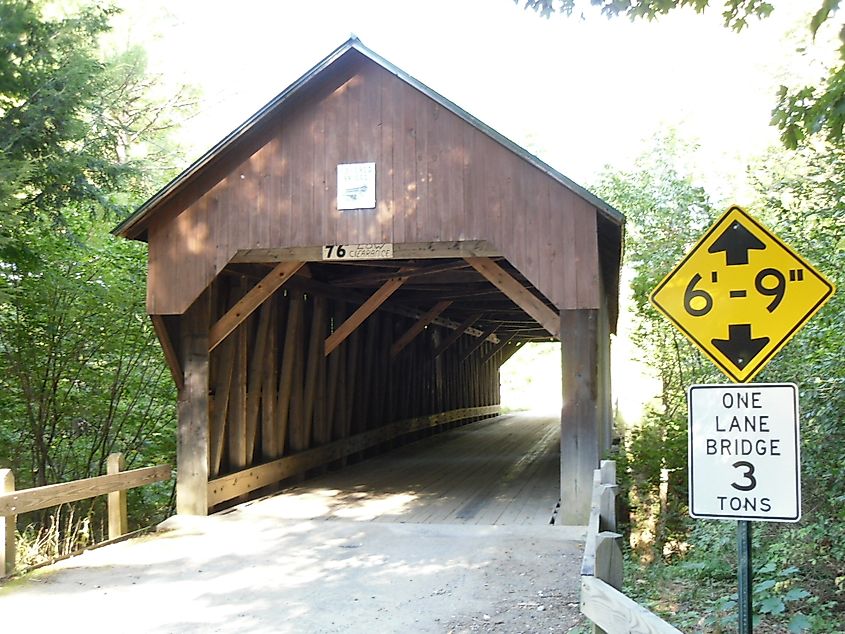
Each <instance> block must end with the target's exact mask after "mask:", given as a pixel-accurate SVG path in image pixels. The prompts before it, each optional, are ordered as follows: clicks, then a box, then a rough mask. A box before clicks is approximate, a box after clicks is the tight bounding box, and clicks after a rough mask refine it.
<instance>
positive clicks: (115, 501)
mask: <svg viewBox="0 0 845 634" xmlns="http://www.w3.org/2000/svg"><path fill="white" fill-rule="evenodd" d="M125 468H126V459H125V458H124V457H123V454H122V453H112V454H109V457H108V461H107V462H106V473H108V474H109V475H114V474H116V473H120V472H121V471H123V470H124V469H125ZM108 508H109V539H117V538H118V537H120V536H121V535H125V534H126V533H127V532H129V531H128V528H129V521H128V519H127V514H126V491H112V492H111V493H109V494H108Z"/></svg>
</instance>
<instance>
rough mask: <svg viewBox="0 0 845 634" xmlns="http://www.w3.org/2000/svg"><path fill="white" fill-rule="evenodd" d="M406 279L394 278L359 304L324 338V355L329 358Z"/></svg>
mask: <svg viewBox="0 0 845 634" xmlns="http://www.w3.org/2000/svg"><path fill="white" fill-rule="evenodd" d="M407 279H408V278H407V277H394V278H391V279H389V280H387V281H386V282H385V283H384V284H382V285H381V286H380V287H379V289H378V290H377V291H376V292H375V293H373V294H372V295H370V297H369V298H368V299H367V301H365V302H364V303H363V304H361V305H360V306H359V307H358V309H357V310H356V311H355V312H354V313H352V314H351V315H350V316H349V317H348V318H347V319H346V321H344V322H343V323H342V324H341V325H340V326H338V327H337V328H335V331H334V332H333V333H332V334H330V335H329V336H328V337H326V342H325V346H324V354H325V355H326V356H329V355H330V354H331V353H332V351H334V349H335V348H337V347H338V346H339V345H340V344H341V343H343V342H344V340H346V338H347V337H348V336H349V335H351V334H352V333H353V332H355V329H356V328H358V326H360V325H361V324H363V323H364V321H365V320H366V319H367V317H369V316H370V315H372V314H373V313H374V312H376V311H377V310H378V307H379V306H381V305H382V304H383V303H384V302H385V301H386V300H387V298H388V297H390V296H391V295H393V293H395V292H396V291H397V290H399V287H400V286H402V284H404V283H405V280H407Z"/></svg>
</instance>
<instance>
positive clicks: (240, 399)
mask: <svg viewBox="0 0 845 634" xmlns="http://www.w3.org/2000/svg"><path fill="white" fill-rule="evenodd" d="M249 321H250V320H249V319H248V320H247V321H246V322H244V323H242V324H241V325H240V326H238V328H237V330H235V332H233V333H232V334H231V335H229V336H230V337H233V338H234V340H235V341H234V346H235V356H234V358H233V360H232V363H233V366H232V383H231V393H230V394H229V413H228V424H227V425H226V431H227V436H228V447H229V452H228V453H229V468H230V469H231V470H233V471H239V470H240V469H243V468H244V467H246V466H247V455H246V448H247V447H246V406H247V402H246V394H247V347H248V339H249V338H248V336H247V335H248V334H249V333H248V330H247V328H248V325H249Z"/></svg>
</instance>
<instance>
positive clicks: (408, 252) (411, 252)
mask: <svg viewBox="0 0 845 634" xmlns="http://www.w3.org/2000/svg"><path fill="white" fill-rule="evenodd" d="M497 255H501V253H500V252H499V250H498V249H495V248H493V246H492V245H490V243H489V242H487V241H486V240H462V241H459V242H404V243H394V245H393V259H394V260H411V259H413V260H425V259H435V258H460V257H465V256H479V257H495V256H497ZM322 259H323V247H322V246H321V245H318V246H311V247H281V248H268V249H241V250H239V251H238V252H237V253H236V254H235V257H233V258H232V259H231V260H230V261H231V262H233V263H236V264H238V263H246V262H286V261H300V260H304V261H308V262H320V261H321V260H322ZM325 262H326V263H327V264H329V263H331V264H344V261H343V260H326V261H325Z"/></svg>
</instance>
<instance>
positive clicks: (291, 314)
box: [276, 293, 305, 456]
mask: <svg viewBox="0 0 845 634" xmlns="http://www.w3.org/2000/svg"><path fill="white" fill-rule="evenodd" d="M304 308H305V304H304V302H303V299H302V295H301V294H300V293H294V294H291V295H288V321H287V324H286V326H285V344H284V346H285V347H284V349H283V350H282V367H281V370H280V371H279V398H278V400H277V401H276V415H277V416H278V417H279V420H278V423H277V425H276V434H277V436H276V444H277V445H278V449H279V455H280V456H281V455H284V453H285V444H286V442H287V436H288V424H289V422H290V402H291V396H292V395H293V371H294V365H295V363H296V350H297V341H298V340H299V338H300V337H301V331H302V328H301V327H300V324H301V323H302V313H303V310H304Z"/></svg>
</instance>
